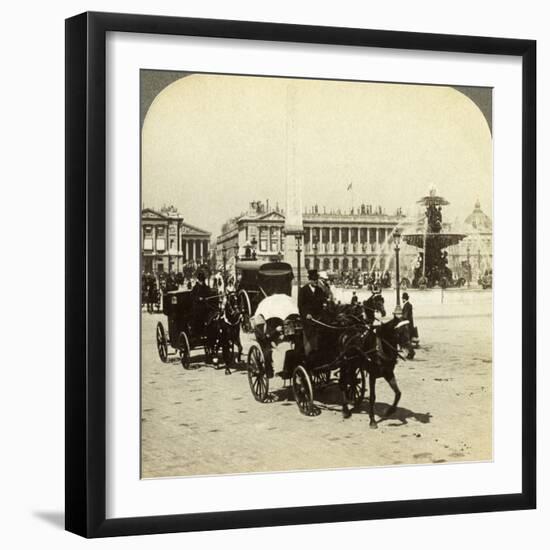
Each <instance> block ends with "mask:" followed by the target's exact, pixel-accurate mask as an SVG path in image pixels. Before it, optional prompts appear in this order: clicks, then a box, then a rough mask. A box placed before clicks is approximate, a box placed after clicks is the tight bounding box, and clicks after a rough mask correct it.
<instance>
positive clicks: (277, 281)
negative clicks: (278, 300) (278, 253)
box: [236, 260, 293, 332]
mask: <svg viewBox="0 0 550 550" xmlns="http://www.w3.org/2000/svg"><path fill="white" fill-rule="evenodd" d="M236 271H237V279H238V284H237V296H238V299H239V308H240V310H241V314H242V320H241V326H242V329H243V330H244V331H245V332H250V331H251V330H252V326H251V324H250V318H251V317H252V316H253V315H254V314H255V313H256V309H257V307H258V304H259V303H260V302H261V301H262V300H263V299H264V298H266V297H268V296H272V295H273V294H287V295H289V296H290V294H291V290H292V278H293V274H292V267H291V266H290V264H287V263H285V262H265V261H259V260H248V261H242V262H239V263H237V265H236Z"/></svg>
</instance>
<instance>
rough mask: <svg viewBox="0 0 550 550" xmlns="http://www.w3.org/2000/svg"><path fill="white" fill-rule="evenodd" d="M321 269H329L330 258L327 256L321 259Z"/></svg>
mask: <svg viewBox="0 0 550 550" xmlns="http://www.w3.org/2000/svg"><path fill="white" fill-rule="evenodd" d="M323 269H324V270H325V271H328V270H329V269H330V259H329V258H324V259H323Z"/></svg>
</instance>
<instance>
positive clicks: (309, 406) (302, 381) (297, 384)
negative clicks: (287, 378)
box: [292, 365, 315, 416]
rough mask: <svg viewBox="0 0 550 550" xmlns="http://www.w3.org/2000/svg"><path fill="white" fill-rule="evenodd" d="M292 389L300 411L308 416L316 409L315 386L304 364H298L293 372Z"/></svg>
mask: <svg viewBox="0 0 550 550" xmlns="http://www.w3.org/2000/svg"><path fill="white" fill-rule="evenodd" d="M292 391H293V392H294V400H295V401H296V404H297V405H298V408H299V409H300V412H301V413H302V414H306V415H308V416H310V415H312V413H313V411H314V410H315V408H314V406H313V386H312V385H311V378H310V377H309V374H308V373H307V371H306V369H304V367H302V365H298V366H297V367H296V368H295V369H294V372H293V374H292Z"/></svg>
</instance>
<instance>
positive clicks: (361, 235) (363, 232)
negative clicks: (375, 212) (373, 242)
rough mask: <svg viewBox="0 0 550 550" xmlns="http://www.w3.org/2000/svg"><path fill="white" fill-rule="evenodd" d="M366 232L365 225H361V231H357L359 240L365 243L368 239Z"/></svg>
mask: <svg viewBox="0 0 550 550" xmlns="http://www.w3.org/2000/svg"><path fill="white" fill-rule="evenodd" d="M368 232H369V230H368V229H367V228H366V227H362V228H361V231H360V232H359V242H362V243H366V242H367V239H368V236H369V235H368Z"/></svg>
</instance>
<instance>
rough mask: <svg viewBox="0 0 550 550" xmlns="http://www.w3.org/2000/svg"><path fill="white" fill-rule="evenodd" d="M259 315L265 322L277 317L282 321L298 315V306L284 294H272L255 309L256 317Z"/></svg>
mask: <svg viewBox="0 0 550 550" xmlns="http://www.w3.org/2000/svg"><path fill="white" fill-rule="evenodd" d="M258 315H261V316H262V317H263V318H264V319H265V320H267V319H271V318H273V317H277V318H278V319H282V320H283V321H284V320H285V319H287V318H288V317H290V316H291V315H299V313H298V306H297V305H296V304H295V303H294V300H293V299H292V298H291V297H290V296H287V295H286V294H274V295H273V296H268V297H267V298H264V299H263V300H262V301H261V302H260V303H259V304H258V309H256V316H258Z"/></svg>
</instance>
